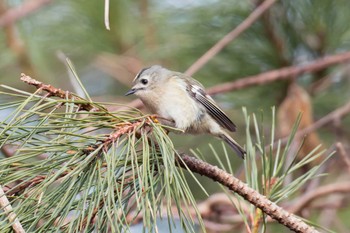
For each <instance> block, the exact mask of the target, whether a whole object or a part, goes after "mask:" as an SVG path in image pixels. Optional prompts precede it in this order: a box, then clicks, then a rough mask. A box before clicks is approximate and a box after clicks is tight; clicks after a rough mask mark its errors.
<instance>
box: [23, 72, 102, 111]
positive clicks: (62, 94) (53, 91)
mask: <svg viewBox="0 0 350 233" xmlns="http://www.w3.org/2000/svg"><path fill="white" fill-rule="evenodd" d="M21 80H22V81H23V82H25V83H27V84H29V85H32V86H35V87H36V88H37V89H42V90H44V91H46V92H48V93H49V94H50V95H51V96H56V97H59V98H61V99H66V98H68V99H76V100H83V101H86V100H84V99H83V98H81V97H78V96H76V95H74V94H73V93H71V92H69V91H63V90H61V89H60V88H56V87H54V86H52V85H50V84H44V83H42V82H40V81H37V80H35V79H33V78H31V77H30V76H28V75H25V74H23V73H22V74H21ZM80 108H81V109H83V110H85V111H88V112H90V111H92V112H95V111H102V110H103V111H106V109H104V108H101V107H99V108H97V107H96V106H94V105H93V104H81V105H80Z"/></svg>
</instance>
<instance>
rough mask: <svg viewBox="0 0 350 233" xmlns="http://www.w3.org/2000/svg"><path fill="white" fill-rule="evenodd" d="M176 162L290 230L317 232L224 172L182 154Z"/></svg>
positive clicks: (304, 232) (305, 232)
mask: <svg viewBox="0 0 350 233" xmlns="http://www.w3.org/2000/svg"><path fill="white" fill-rule="evenodd" d="M177 161H178V166H180V167H183V168H186V169H189V170H191V171H192V172H195V173H198V174H200V175H202V176H206V177H208V178H211V179H212V180H214V181H217V182H219V183H220V184H222V185H224V186H226V187H227V188H229V189H230V190H232V191H234V192H236V193H237V194H239V195H240V196H242V197H243V198H244V199H246V200H247V201H249V202H250V203H251V204H253V205H254V206H256V207H257V208H259V209H261V210H262V211H264V213H266V214H267V215H269V216H270V217H272V218H273V219H275V220H277V221H278V222H279V223H281V224H283V225H285V226H286V227H288V228H289V229H290V230H292V231H294V232H300V233H309V232H310V233H311V232H313V233H315V232H318V231H317V230H315V229H314V228H313V227H311V226H309V225H307V224H306V223H305V222H303V221H302V220H301V219H299V218H297V217H296V216H295V215H293V214H291V213H289V212H287V211H286V210H284V209H282V208H281V207H279V206H278V205H276V204H275V203H274V202H272V201H270V200H268V199H267V198H266V197H265V196H263V195H261V194H260V193H258V192H257V191H256V190H254V189H252V188H250V187H248V185H247V184H245V183H243V182H242V181H240V180H239V179H237V178H235V177H234V176H232V175H231V174H229V173H227V172H226V171H224V170H221V169H219V168H218V167H216V166H213V165H211V164H209V163H206V162H204V161H201V160H199V159H196V158H194V157H191V156H188V155H186V154H183V155H182V156H181V158H179V159H178V160H177Z"/></svg>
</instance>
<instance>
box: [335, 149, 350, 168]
mask: <svg viewBox="0 0 350 233" xmlns="http://www.w3.org/2000/svg"><path fill="white" fill-rule="evenodd" d="M335 146H336V148H337V151H338V154H339V155H340V157H341V158H342V159H343V161H344V163H345V164H346V167H347V169H348V172H349V174H350V157H349V155H347V153H346V151H345V148H344V146H343V144H342V143H341V142H337V143H336V144H335Z"/></svg>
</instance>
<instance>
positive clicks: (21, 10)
mask: <svg viewBox="0 0 350 233" xmlns="http://www.w3.org/2000/svg"><path fill="white" fill-rule="evenodd" d="M51 2H52V0H30V1H25V2H24V3H23V4H22V5H20V6H18V7H16V8H13V9H10V10H8V11H7V12H5V14H3V15H2V16H1V17H0V28H1V27H4V26H6V25H9V24H12V23H14V22H15V21H17V20H19V19H21V18H23V17H25V16H27V15H29V14H31V13H33V12H34V11H36V10H38V9H40V8H41V7H42V6H44V5H46V4H49V3H51Z"/></svg>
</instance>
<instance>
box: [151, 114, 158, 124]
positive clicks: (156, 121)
mask: <svg viewBox="0 0 350 233" xmlns="http://www.w3.org/2000/svg"><path fill="white" fill-rule="evenodd" d="M149 118H150V119H151V120H152V121H153V122H154V123H160V122H159V120H158V116H157V115H151V116H149Z"/></svg>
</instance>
